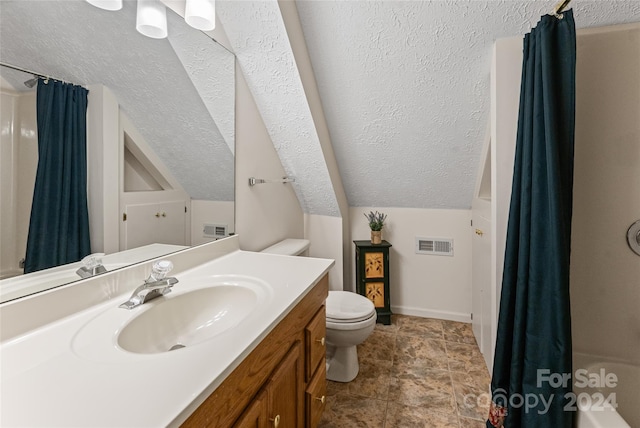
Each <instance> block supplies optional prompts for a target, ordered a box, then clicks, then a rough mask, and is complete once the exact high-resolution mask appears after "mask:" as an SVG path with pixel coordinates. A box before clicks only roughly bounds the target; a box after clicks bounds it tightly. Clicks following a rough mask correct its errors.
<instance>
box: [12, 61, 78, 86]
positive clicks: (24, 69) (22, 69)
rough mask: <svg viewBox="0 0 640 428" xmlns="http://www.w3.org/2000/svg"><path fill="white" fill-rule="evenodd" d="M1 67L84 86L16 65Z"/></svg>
mask: <svg viewBox="0 0 640 428" xmlns="http://www.w3.org/2000/svg"><path fill="white" fill-rule="evenodd" d="M0 66H2V67H7V68H10V69H12V70H16V71H21V72H23V73H27V74H33V76H34V77H38V78H41V79H45V80H55V81H58V82H62V83H68V84H69V85H74V86H82V85H77V84H75V83H72V82H67V81H66V80H63V79H58V78H55V77H52V76H47V75H46V74H42V73H36V72H35V71H31V70H27V69H26V68H22V67H18V66H15V65H11V64H7V63H6V62H0ZM82 87H84V86H82Z"/></svg>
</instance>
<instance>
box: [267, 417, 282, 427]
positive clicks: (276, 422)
mask: <svg viewBox="0 0 640 428" xmlns="http://www.w3.org/2000/svg"><path fill="white" fill-rule="evenodd" d="M269 420H270V421H271V422H273V428H278V426H279V425H280V415H276V417H275V418H273V419H271V418H269Z"/></svg>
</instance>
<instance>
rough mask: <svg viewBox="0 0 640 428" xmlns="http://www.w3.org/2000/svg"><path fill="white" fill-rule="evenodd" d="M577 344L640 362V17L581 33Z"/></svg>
mask: <svg viewBox="0 0 640 428" xmlns="http://www.w3.org/2000/svg"><path fill="white" fill-rule="evenodd" d="M578 34H579V35H578V39H577V49H578V55H577V72H576V146H575V170H574V198H573V222H572V227H573V230H572V240H571V247H572V249H571V316H572V332H573V348H574V350H575V351H577V352H584V353H589V354H594V355H599V356H604V357H609V358H613V359H616V360H622V361H627V362H630V363H633V364H636V365H639V364H640V257H638V255H636V254H634V253H633V252H632V251H631V250H630V248H629V247H628V245H627V242H626V240H625V239H624V238H625V235H626V231H627V228H628V227H629V226H630V225H631V224H632V223H633V222H635V221H637V220H639V219H640V24H636V25H634V26H617V27H609V28H605V29H602V30H597V29H594V30H590V31H585V32H580V33H578Z"/></svg>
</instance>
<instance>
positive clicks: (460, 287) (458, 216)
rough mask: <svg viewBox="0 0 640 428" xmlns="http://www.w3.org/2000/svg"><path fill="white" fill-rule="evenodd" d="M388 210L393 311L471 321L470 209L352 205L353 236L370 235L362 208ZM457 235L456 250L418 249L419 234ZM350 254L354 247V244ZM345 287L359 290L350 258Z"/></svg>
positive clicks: (385, 232) (386, 231) (384, 235)
mask: <svg viewBox="0 0 640 428" xmlns="http://www.w3.org/2000/svg"><path fill="white" fill-rule="evenodd" d="M375 210H378V211H381V212H384V213H385V214H387V215H388V218H387V222H386V225H385V227H384V229H383V232H382V239H385V240H387V241H388V242H390V243H391V244H392V245H393V247H391V250H390V267H389V268H390V269H391V277H390V279H391V289H390V295H391V309H392V311H393V312H394V313H399V314H406V315H416V316H423V317H431V318H440V319H448V320H454V321H463V322H469V321H470V314H471V210H444V209H443V210H439V209H420V208H376V207H351V209H350V224H351V240H352V241H353V240H363V239H370V236H371V232H370V230H369V225H368V223H367V220H366V218H365V217H364V215H363V214H364V213H366V212H369V211H375ZM416 236H418V237H425V238H428V237H434V238H453V240H454V255H453V257H448V256H433V255H422V254H416V253H415V237H416ZM350 253H351V257H355V247H354V244H353V243H351V251H350ZM349 278H350V279H349V281H348V284H346V285H345V289H351V290H353V289H355V269H354V265H353V263H352V266H351V272H350V276H349Z"/></svg>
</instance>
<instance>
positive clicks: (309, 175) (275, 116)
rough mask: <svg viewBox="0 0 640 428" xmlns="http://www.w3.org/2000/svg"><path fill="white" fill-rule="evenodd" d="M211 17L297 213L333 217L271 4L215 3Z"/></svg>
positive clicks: (262, 0) (306, 112)
mask: <svg viewBox="0 0 640 428" xmlns="http://www.w3.org/2000/svg"><path fill="white" fill-rule="evenodd" d="M217 13H218V15H219V17H220V20H221V21H222V22H223V24H224V29H225V32H226V34H227V36H228V38H229V40H230V42H231V44H232V46H233V51H234V53H235V54H236V57H237V59H238V63H239V64H240V68H241V69H242V72H243V75H244V77H245V79H246V80H247V84H248V85H249V88H250V89H251V92H252V94H253V96H254V98H255V101H256V104H257V106H258V109H259V110H260V114H261V115H262V118H263V120H264V122H265V125H266V128H267V131H268V133H269V136H270V137H271V140H272V141H273V145H274V147H275V149H276V151H277V152H278V155H279V157H280V160H281V162H282V166H283V168H284V170H285V172H286V173H287V175H289V176H291V177H293V178H295V180H296V181H295V183H293V188H294V190H295V192H296V195H297V197H298V200H299V201H300V205H301V207H302V209H303V210H304V212H306V213H311V214H320V215H329V216H339V215H340V211H339V208H338V202H337V199H336V196H335V192H334V190H333V187H332V186H331V179H330V177H329V172H328V170H327V164H326V162H325V160H324V156H323V154H322V149H321V147H320V139H319V137H318V134H317V132H316V129H315V124H314V122H313V117H312V116H311V111H310V109H309V105H308V104H307V101H306V98H305V93H304V88H303V86H302V81H301V78H300V75H299V73H298V68H297V66H296V61H295V58H294V56H293V52H292V50H291V45H290V42H289V39H288V37H287V33H286V29H285V26H284V22H283V20H282V16H281V14H280V9H279V7H278V3H277V1H275V0H247V1H233V2H227V1H225V2H218V3H217ZM266 178H275V177H266Z"/></svg>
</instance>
